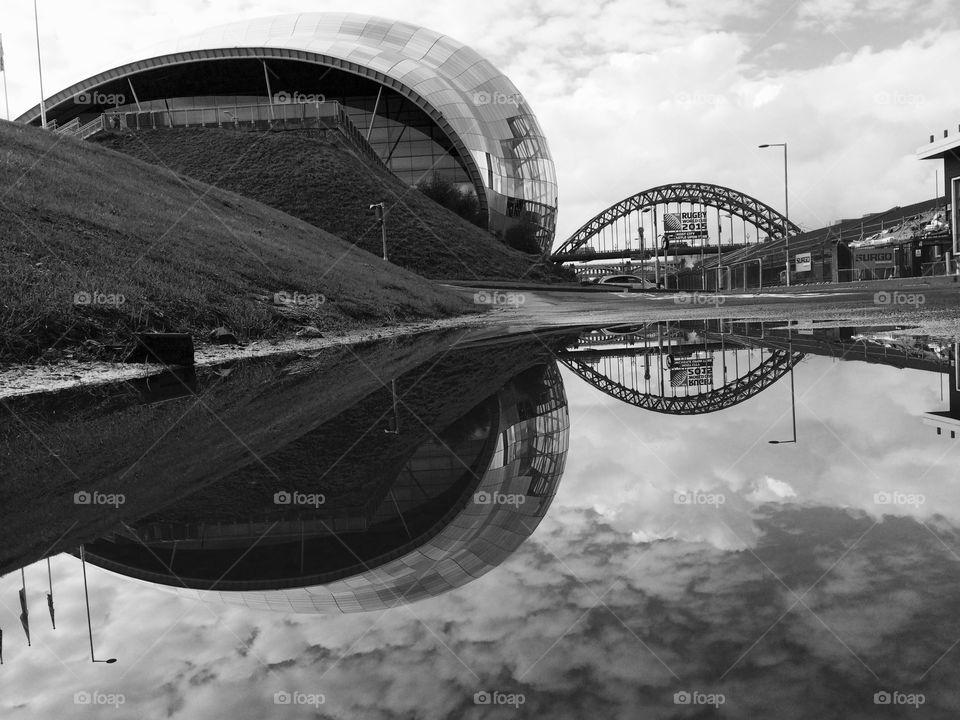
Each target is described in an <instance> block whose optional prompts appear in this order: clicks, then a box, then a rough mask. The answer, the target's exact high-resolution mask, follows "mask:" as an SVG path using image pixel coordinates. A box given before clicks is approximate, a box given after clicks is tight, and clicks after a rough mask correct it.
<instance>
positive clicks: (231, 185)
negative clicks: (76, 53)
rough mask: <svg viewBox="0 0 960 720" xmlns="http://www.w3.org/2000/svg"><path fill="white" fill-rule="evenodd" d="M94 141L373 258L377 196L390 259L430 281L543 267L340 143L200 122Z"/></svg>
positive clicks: (377, 244)
mask: <svg viewBox="0 0 960 720" xmlns="http://www.w3.org/2000/svg"><path fill="white" fill-rule="evenodd" d="M94 141H96V142H100V143H103V144H105V145H107V146H108V147H112V148H114V149H116V150H120V151H122V152H126V153H130V154H131V155H134V156H136V157H138V158H140V159H142V160H146V161H147V162H153V163H157V164H163V165H166V166H168V167H170V168H171V169H173V170H174V171H176V172H178V173H181V174H183V175H187V176H189V177H193V178H196V179H198V180H202V181H204V182H208V183H211V184H214V185H217V186H218V187H222V188H225V189H227V190H232V191H234V192H237V193H239V194H241V195H245V196H247V197H251V198H254V199H256V200H259V201H260V202H262V203H265V204H266V205H270V206H271V207H275V208H278V209H280V210H283V211H284V212H287V213H289V214H290V215H294V216H295V217H298V218H301V219H303V220H306V221H307V222H309V223H312V224H313V225H316V226H317V227H320V228H323V229H324V230H327V231H328V232H332V233H334V234H335V235H337V236H338V237H342V238H343V239H344V240H347V241H348V242H355V243H357V244H358V245H359V246H360V247H362V248H364V249H365V250H369V251H370V252H372V253H374V254H380V252H381V249H380V248H381V239H380V231H379V229H378V228H377V227H376V226H375V225H374V222H373V219H372V218H371V217H370V215H369V213H368V206H369V205H370V203H375V202H380V201H381V200H382V201H384V202H385V203H386V205H387V208H388V210H389V214H388V217H387V235H388V247H389V255H390V259H391V260H392V261H393V262H396V263H397V264H398V265H402V266H403V267H405V268H408V269H410V270H413V271H414V272H417V273H419V274H421V275H425V276H427V277H433V278H445V279H446V278H449V279H452V278H459V279H467V280H473V279H477V278H520V277H526V278H528V279H540V278H542V277H544V275H543V273H545V272H546V273H548V274H549V272H550V271H549V270H546V269H544V268H536V269H534V270H531V267H530V266H531V264H532V263H533V259H532V258H531V257H530V256H528V255H524V254H523V253H519V252H517V251H515V250H512V249H511V248H509V247H507V246H506V245H504V244H503V243H502V242H501V241H499V240H497V239H496V238H494V237H493V236H492V235H491V234H490V233H488V232H486V231H485V230H481V229H480V228H478V227H476V226H475V225H473V224H471V223H470V222H468V221H467V220H464V219H463V218H461V217H459V216H458V215H457V214H456V213H454V212H452V211H450V210H447V209H446V208H444V207H441V206H440V205H438V204H437V203H435V202H433V201H432V200H430V199H429V198H427V197H426V196H425V195H424V194H423V193H421V192H419V191H417V190H412V189H410V188H408V187H406V186H405V185H404V184H403V183H402V182H401V181H400V180H398V179H397V178H396V177H394V176H393V175H391V174H390V173H388V172H386V171H384V170H381V169H377V168H373V167H371V166H370V165H368V164H367V163H365V162H363V161H361V160H359V159H357V158H356V157H354V156H353V155H351V154H350V152H349V151H348V150H346V149H345V148H344V147H343V145H342V142H340V141H338V142H325V141H321V140H319V139H315V138H312V137H308V136H305V135H303V134H300V133H289V132H288V133H282V132H278V133H270V134H268V135H261V134H255V133H247V132H236V131H230V130H217V129H203V128H196V129H177V130H154V131H146V132H139V133H136V134H132V133H104V134H101V135H98V136H97V137H96V138H94ZM398 200H400V201H401V202H399V203H398V202H397V201H398ZM391 207H392V209H390V208H391Z"/></svg>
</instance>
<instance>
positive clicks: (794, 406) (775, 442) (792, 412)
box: [767, 328, 797, 445]
mask: <svg viewBox="0 0 960 720" xmlns="http://www.w3.org/2000/svg"><path fill="white" fill-rule="evenodd" d="M787 332H788V333H791V330H790V329H789V328H788V329H787ZM789 348H790V349H789V351H788V352H789V353H790V357H789V358H788V362H789V363H790V415H791V416H792V418H793V439H792V440H767V442H768V443H770V444H771V445H782V444H785V443H795V442H796V441H797V403H796V399H795V396H794V393H793V335H792V333H791V335H790V345H789Z"/></svg>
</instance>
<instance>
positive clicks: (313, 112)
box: [101, 100, 389, 170]
mask: <svg viewBox="0 0 960 720" xmlns="http://www.w3.org/2000/svg"><path fill="white" fill-rule="evenodd" d="M224 116H226V119H224ZM101 123H102V128H103V129H109V128H115V129H117V130H122V129H125V130H144V129H150V130H155V129H158V128H171V127H219V128H223V127H228V128H236V129H241V128H244V127H254V128H256V127H261V126H263V127H265V128H266V129H270V130H281V129H285V128H288V127H289V128H290V129H310V128H314V127H315V128H323V127H327V128H329V129H336V130H338V131H339V132H340V134H341V135H342V136H343V137H344V139H345V140H347V141H348V142H349V143H350V144H351V145H352V146H353V147H354V148H355V149H356V150H357V151H358V152H359V153H360V154H361V155H363V156H364V157H365V158H367V159H368V160H370V161H372V162H374V163H375V164H377V165H379V166H380V167H381V168H383V169H385V170H386V169H389V168H388V167H387V165H386V163H385V162H384V161H383V158H381V157H380V156H379V155H378V154H377V152H376V151H375V150H374V149H373V147H372V146H371V145H370V143H369V142H367V140H366V138H365V137H364V135H363V133H361V132H360V130H359V129H358V128H357V126H356V125H354V123H353V121H352V120H351V119H350V116H349V115H348V114H347V112H346V110H344V108H343V105H341V103H339V102H337V101H335V100H334V101H329V102H328V101H326V100H314V101H310V102H291V103H274V104H271V105H231V106H208V107H195V108H176V109H170V110H166V109H164V110H146V111H142V112H138V111H117V110H111V111H107V112H105V113H104V114H103V115H102V118H101Z"/></svg>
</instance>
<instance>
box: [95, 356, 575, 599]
mask: <svg viewBox="0 0 960 720" xmlns="http://www.w3.org/2000/svg"><path fill="white" fill-rule="evenodd" d="M369 404H370V403H361V404H360V406H358V407H356V408H354V409H352V410H351V411H349V412H348V413H347V415H351V414H352V415H356V414H358V413H359V414H362V415H363V416H364V417H368V418H369V417H370V416H372V415H373V414H376V412H377V410H378V409H379V408H378V407H375V408H371V407H365V405H369ZM351 421H352V418H344V417H342V416H341V417H337V418H335V419H334V420H332V421H330V422H329V423H326V424H324V425H322V426H321V427H319V428H318V429H316V430H315V431H313V432H310V433H308V434H305V435H303V436H301V437H300V438H298V439H296V440H295V441H294V442H292V443H290V444H288V445H285V446H284V447H283V448H282V449H281V450H278V451H277V452H275V453H273V454H271V455H267V456H265V457H264V458H263V459H262V462H260V463H257V464H254V465H251V466H247V467H246V468H244V470H243V471H241V472H238V473H235V474H233V475H230V476H228V477H227V478H225V479H223V480H221V481H219V482H218V483H216V484H215V485H213V486H210V487H207V488H205V489H204V490H202V491H200V492H198V493H196V494H193V495H190V496H188V497H186V498H184V499H183V500H182V501H180V502H179V503H177V504H176V505H173V506H171V507H169V508H166V509H165V510H164V511H163V512H162V513H159V514H156V515H151V516H148V517H145V518H143V519H141V520H140V521H138V522H136V523H134V524H133V525H132V526H130V527H128V531H129V533H130V535H132V537H130V536H127V535H125V534H121V535H118V536H114V537H111V538H108V539H104V540H100V541H97V542H94V543H92V544H90V545H88V546H87V559H88V561H90V562H93V563H96V564H98V565H101V566H103V567H105V568H108V569H110V570H114V571H116V572H120V573H123V574H124V575H129V576H131V577H137V578H141V579H144V580H149V581H152V582H157V583H162V584H165V585H171V586H174V587H184V588H193V589H196V590H200V591H204V592H203V593H201V596H202V597H208V596H209V595H210V594H211V592H214V593H216V594H217V596H218V597H219V598H220V599H222V600H224V601H227V602H232V603H242V604H246V605H249V606H250V607H255V608H264V609H271V610H284V611H288V612H289V611H294V612H311V611H324V612H330V611H342V612H352V611H358V610H373V609H382V608H384V607H388V606H391V605H396V604H398V603H401V602H412V601H415V600H419V599H422V598H424V597H427V596H431V595H437V594H439V593H443V592H446V591H448V590H450V589H452V588H455V587H458V586H460V585H463V584H465V583H467V582H469V581H470V580H472V579H474V578H477V577H479V576H481V575H483V574H485V573H486V572H488V571H489V570H491V569H492V568H494V567H496V566H497V565H499V564H500V563H501V562H503V561H504V560H505V559H506V558H507V557H508V556H509V555H510V554H511V553H512V552H513V551H514V550H516V548H517V547H518V546H519V545H520V544H521V543H522V542H523V541H524V540H525V539H526V538H527V537H528V536H529V535H530V534H531V533H533V531H534V530H535V529H536V527H537V525H538V524H539V522H540V519H541V518H542V517H543V516H544V513H545V512H546V510H547V508H548V507H549V505H550V502H551V500H552V499H553V496H554V494H555V493H556V490H557V484H558V483H559V481H560V477H561V475H562V473H563V467H564V462H565V459H566V451H567V435H568V432H569V422H568V419H567V408H566V398H565V396H564V392H563V385H562V381H561V379H560V374H559V372H558V370H557V368H556V365H555V364H554V363H549V364H543V365H536V366H534V367H531V368H529V369H528V370H525V371H524V372H522V373H520V374H518V375H516V376H515V377H513V378H512V379H511V380H510V381H509V382H508V383H507V384H506V385H504V386H503V387H501V388H500V389H499V390H498V391H497V392H496V393H495V394H493V395H491V396H489V397H487V398H485V399H484V400H483V401H482V402H481V403H480V404H478V405H476V406H475V407H473V408H472V409H470V410H469V411H468V412H467V413H466V414H464V415H463V416H462V417H460V418H458V419H457V420H455V421H454V422H453V423H451V424H450V425H448V426H447V427H445V428H442V429H441V428H438V429H436V430H435V431H434V430H431V431H430V433H429V437H427V438H426V439H425V440H424V441H423V442H422V444H420V445H418V446H416V447H413V448H410V447H409V446H405V447H404V452H403V453H402V455H401V456H400V457H396V456H393V457H390V456H389V455H387V456H386V457H385V456H384V455H382V454H379V453H370V454H367V452H366V451H367V448H360V449H359V450H358V448H357V446H358V443H359V442H360V441H359V440H358V439H357V438H356V437H355V436H354V435H352V434H347V435H344V434H343V433H338V432H336V430H337V428H338V426H339V425H340V424H341V423H344V422H345V423H347V424H352V422H351ZM416 422H420V423H422V422H423V419H421V418H415V422H414V423H410V425H415V423H416ZM404 426H409V425H408V423H401V427H404ZM378 432H379V434H378ZM378 432H375V433H373V436H374V438H376V439H377V440H378V441H379V442H378V445H383V444H384V442H386V444H391V443H392V442H393V441H392V439H387V440H386V441H384V439H383V438H382V437H380V434H382V430H379V429H378ZM388 452H389V451H388ZM398 461H400V463H401V464H399V467H398ZM338 465H339V466H341V467H342V466H345V465H349V467H350V477H354V478H357V479H359V478H363V479H364V481H365V482H366V483H367V484H369V485H370V486H371V490H372V492H371V493H369V494H366V495H362V496H357V495H356V494H349V495H347V496H341V495H337V496H331V498H330V502H328V498H327V496H326V495H325V494H324V493H322V492H321V490H323V489H324V488H328V487H329V483H327V484H325V483H324V482H323V480H324V478H325V477H326V476H327V474H328V473H331V472H334V471H335V468H336V467H337V466H338ZM271 480H273V481H275V482H271ZM277 483H279V484H277ZM225 503H231V506H230V507H224V504H225Z"/></svg>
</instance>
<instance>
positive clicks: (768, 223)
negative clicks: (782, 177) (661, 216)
mask: <svg viewBox="0 0 960 720" xmlns="http://www.w3.org/2000/svg"><path fill="white" fill-rule="evenodd" d="M682 203H690V204H691V205H700V206H702V207H713V208H716V209H717V213H718V214H719V213H721V212H724V213H729V214H730V215H731V216H735V217H739V218H741V219H743V220H744V221H745V222H749V223H751V224H752V225H754V226H755V227H756V228H757V232H758V233H761V232H762V233H764V234H765V235H766V236H767V237H768V238H770V239H772V240H777V239H781V238H782V237H783V233H784V225H785V221H786V219H785V218H784V216H783V215H782V214H781V213H780V212H778V211H777V210H774V209H773V208H772V207H770V206H769V205H767V204H766V203H763V202H761V201H760V200H757V199H756V198H754V197H751V196H749V195H747V194H745V193H742V192H739V191H737V190H733V189H731V188H728V187H723V186H722V185H713V184H711V183H701V182H680V183H670V184H667V185H658V186H657V187H653V188H650V189H648V190H644V191H642V192H639V193H637V194H635V195H631V196H630V197H628V198H625V199H623V200H621V201H620V202H618V203H616V204H614V205H611V206H610V207H608V208H607V209H606V210H604V211H603V212H600V213H598V214H597V215H595V216H594V217H592V218H591V219H590V220H588V221H587V222H586V223H584V224H583V225H582V226H581V227H580V228H579V229H578V230H577V231H576V232H575V233H573V235H571V236H570V237H569V238H567V239H566V240H565V241H564V242H563V243H562V244H561V245H560V247H559V248H557V250H555V251H554V253H553V255H552V258H553V259H554V260H556V261H560V262H562V261H564V260H571V259H576V257H575V256H574V254H575V253H576V252H577V251H578V250H580V249H581V248H583V247H584V246H586V245H588V244H590V243H591V241H592V240H594V239H595V238H597V237H598V236H600V235H601V234H602V233H603V232H604V231H605V230H607V229H608V228H616V226H617V224H618V223H619V222H621V221H623V220H624V219H630V218H631V217H637V218H639V215H640V213H642V212H643V211H644V210H647V209H649V208H655V207H659V206H669V205H670V204H677V205H680V204H682ZM638 222H639V221H638ZM786 226H787V232H788V233H789V234H790V235H793V234H796V233H799V232H800V228H799V227H797V226H796V225H794V224H793V223H790V222H786ZM625 231H626V232H628V233H629V228H625ZM721 232H722V230H721ZM744 233H746V231H744ZM628 237H629V235H628ZM758 237H759V235H758ZM731 240H732V238H731ZM647 246H648V247H651V245H650V244H648V245H647ZM571 256H574V257H571Z"/></svg>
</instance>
